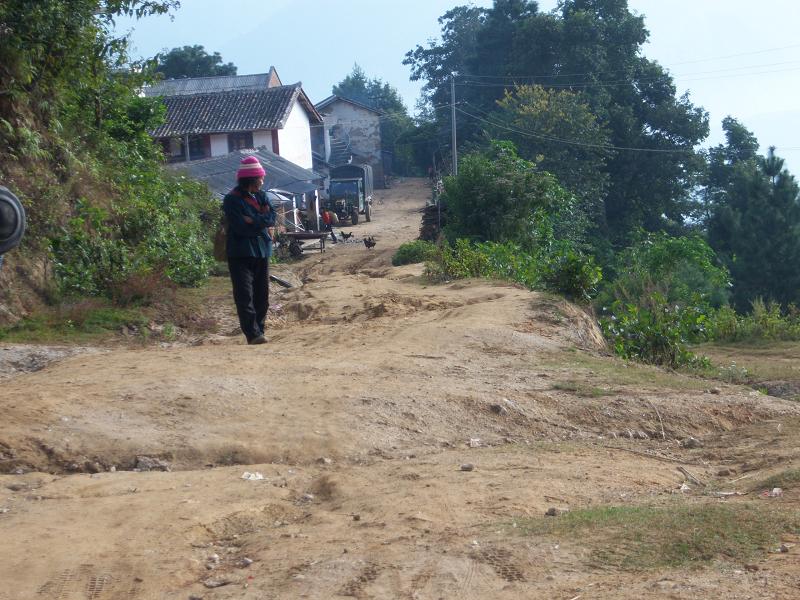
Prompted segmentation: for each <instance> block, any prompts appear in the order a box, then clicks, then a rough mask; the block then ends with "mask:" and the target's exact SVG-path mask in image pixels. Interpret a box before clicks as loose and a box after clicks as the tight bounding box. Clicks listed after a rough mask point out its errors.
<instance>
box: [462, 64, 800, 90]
mask: <svg viewBox="0 0 800 600" xmlns="http://www.w3.org/2000/svg"><path fill="white" fill-rule="evenodd" d="M798 62H800V61H790V62H787V63H776V64H775V65H774V66H778V65H781V64H797V63H798ZM763 66H770V65H754V66H752V67H746V68H753V69H754V68H762V67H763ZM730 70H732V69H722V70H715V71H700V72H697V73H688V74H685V75H672V74H670V73H664V74H663V75H660V76H658V77H642V78H639V79H617V80H606V81H588V82H587V81H584V82H570V83H547V82H542V83H541V85H543V86H545V87H548V88H565V89H566V88H583V89H586V88H594V87H600V88H603V87H618V86H625V85H632V84H640V83H652V82H655V81H662V80H664V79H665V78H667V77H669V78H671V79H673V80H680V81H684V82H686V81H689V82H691V81H712V80H716V79H727V78H733V77H750V76H754V75H769V74H773V73H785V72H787V71H798V70H800V66H798V67H793V68H789V69H773V70H767V71H755V72H739V73H729V74H727V75H719V76H715V77H695V76H696V75H702V74H710V73H722V72H726V71H730ZM737 70H741V68H738V69H737ZM463 77H468V76H466V75H465V76H463ZM532 83H533V82H532ZM456 85H458V86H462V87H476V88H478V87H487V88H492V87H500V88H509V87H513V85H514V84H509V83H493V82H484V81H471V80H470V79H465V80H463V81H462V82H461V83H457V84H456Z"/></svg>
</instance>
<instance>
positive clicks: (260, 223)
mask: <svg viewBox="0 0 800 600" xmlns="http://www.w3.org/2000/svg"><path fill="white" fill-rule="evenodd" d="M246 196H250V198H251V200H253V201H254V203H257V204H258V206H259V207H260V208H259V210H256V208H254V207H253V206H251V205H250V204H248V202H247V200H246V199H245V197H246ZM267 207H268V208H269V209H268V210H267ZM222 210H224V211H225V217H226V218H227V221H228V236H227V241H226V243H225V251H226V253H227V255H228V257H229V258H242V257H255V258H269V257H270V255H271V254H272V239H271V238H270V237H269V233H268V232H267V227H272V226H273V225H275V207H274V206H272V203H271V202H270V201H269V199H268V198H267V195H266V194H265V193H264V192H263V191H259V192H256V193H255V194H249V193H248V192H245V191H243V190H240V189H239V188H238V187H236V188H234V189H232V190H231V191H230V192H229V193H228V195H227V196H225V199H224V200H223V201H222ZM245 217H250V219H252V221H253V222H252V223H246V222H245V220H244V218H245Z"/></svg>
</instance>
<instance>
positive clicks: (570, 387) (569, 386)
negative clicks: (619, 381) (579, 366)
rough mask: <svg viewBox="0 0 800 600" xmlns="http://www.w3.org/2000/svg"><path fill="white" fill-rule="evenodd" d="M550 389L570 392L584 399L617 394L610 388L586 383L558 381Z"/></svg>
mask: <svg viewBox="0 0 800 600" xmlns="http://www.w3.org/2000/svg"><path fill="white" fill-rule="evenodd" d="M550 389H553V390H561V391H563V392H570V393H571V394H575V395H576V396H581V397H582V398H601V397H602V396H613V395H615V394H616V393H617V392H616V391H614V390H610V389H608V388H601V387H597V386H591V385H587V384H585V383H577V382H574V381H557V382H556V383H554V384H553V385H552V387H551V388H550Z"/></svg>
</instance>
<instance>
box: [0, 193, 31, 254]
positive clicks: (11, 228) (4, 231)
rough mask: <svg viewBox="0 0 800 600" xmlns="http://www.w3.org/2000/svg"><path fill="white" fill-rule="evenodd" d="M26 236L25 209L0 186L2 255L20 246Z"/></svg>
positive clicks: (12, 195)
mask: <svg viewBox="0 0 800 600" xmlns="http://www.w3.org/2000/svg"><path fill="white" fill-rule="evenodd" d="M24 234H25V209H24V208H22V203H21V202H20V201H19V199H18V198H17V197H16V196H15V195H14V194H12V193H11V192H10V191H9V190H8V188H5V187H3V186H0V254H4V253H6V252H8V251H9V250H13V249H14V248H16V247H17V246H19V243H20V241H22V236H23V235H24Z"/></svg>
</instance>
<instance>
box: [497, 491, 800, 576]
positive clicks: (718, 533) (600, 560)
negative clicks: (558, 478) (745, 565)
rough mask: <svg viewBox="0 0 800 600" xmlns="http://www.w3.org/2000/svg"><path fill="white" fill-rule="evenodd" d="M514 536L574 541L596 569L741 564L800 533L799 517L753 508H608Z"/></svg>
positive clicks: (532, 522)
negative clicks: (785, 537)
mask: <svg viewBox="0 0 800 600" xmlns="http://www.w3.org/2000/svg"><path fill="white" fill-rule="evenodd" d="M506 531H507V532H508V533H509V534H514V533H516V534H518V535H524V536H526V537H528V536H548V537H552V538H557V539H559V540H560V541H562V543H567V540H575V542H573V543H580V544H581V545H583V546H585V547H587V548H588V549H589V550H590V561H591V563H592V564H595V565H603V566H613V567H617V568H622V569H626V570H643V569H657V568H663V567H671V568H675V567H687V566H688V567H692V566H694V567H698V566H701V565H704V564H708V563H711V562H713V561H716V560H724V561H735V562H742V561H747V560H752V559H754V558H756V557H758V556H760V555H763V554H764V553H765V552H767V551H769V550H770V549H771V548H773V547H774V546H775V545H777V544H778V543H779V541H780V536H781V535H782V534H786V533H792V534H794V533H797V532H798V531H800V513H798V512H797V511H793V512H791V513H789V512H788V511H784V512H781V511H778V510H776V509H774V508H771V507H770V508H765V507H763V506H756V505H754V504H720V503H714V504H699V505H692V506H680V505H674V504H673V505H668V506H603V507H596V508H585V509H579V510H575V511H571V512H569V513H566V514H564V515H561V516H559V517H555V518H553V517H540V518H535V519H521V520H518V521H516V526H515V527H507V528H506Z"/></svg>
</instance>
